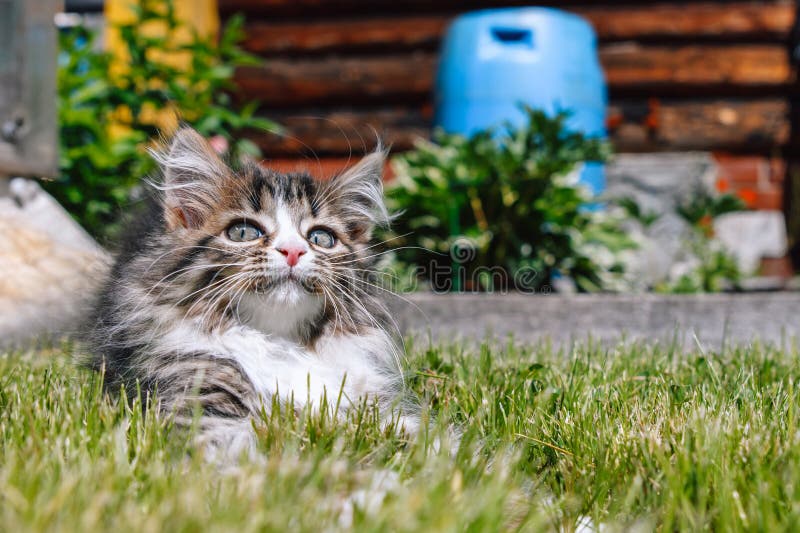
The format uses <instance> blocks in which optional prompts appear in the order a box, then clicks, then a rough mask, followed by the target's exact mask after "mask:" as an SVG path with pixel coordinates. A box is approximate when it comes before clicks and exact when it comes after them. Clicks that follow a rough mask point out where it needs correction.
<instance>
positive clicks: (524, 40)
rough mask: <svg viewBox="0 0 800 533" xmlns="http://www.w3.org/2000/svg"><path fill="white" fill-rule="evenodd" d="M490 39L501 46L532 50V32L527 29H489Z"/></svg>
mask: <svg viewBox="0 0 800 533" xmlns="http://www.w3.org/2000/svg"><path fill="white" fill-rule="evenodd" d="M490 31H491V34H492V38H493V39H494V40H495V41H497V42H500V43H502V44H507V45H518V46H526V47H528V48H533V31H532V30H530V29H529V28H512V27H509V26H495V27H493V28H491V30H490Z"/></svg>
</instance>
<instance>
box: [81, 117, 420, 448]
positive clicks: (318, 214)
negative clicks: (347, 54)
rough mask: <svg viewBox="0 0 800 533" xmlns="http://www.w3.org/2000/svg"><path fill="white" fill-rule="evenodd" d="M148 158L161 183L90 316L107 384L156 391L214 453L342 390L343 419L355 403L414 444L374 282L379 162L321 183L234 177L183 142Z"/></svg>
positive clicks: (200, 145)
mask: <svg viewBox="0 0 800 533" xmlns="http://www.w3.org/2000/svg"><path fill="white" fill-rule="evenodd" d="M154 155H155V158H156V160H157V161H158V162H159V164H160V165H161V167H162V170H163V182H162V183H160V184H158V185H156V187H155V188H156V189H157V194H156V195H155V197H154V198H153V199H152V201H151V205H150V208H149V210H148V212H147V213H146V214H144V215H142V216H140V217H139V218H138V219H137V220H136V221H135V222H134V223H133V224H132V225H131V227H130V228H129V231H128V233H127V237H126V238H125V239H124V244H123V246H122V248H121V251H120V253H119V255H118V257H117V260H116V264H115V266H114V267H113V269H112V271H111V273H110V276H109V278H108V280H107V281H106V283H105V286H104V288H103V290H102V292H101V295H100V297H99V299H98V302H97V304H96V307H95V309H94V312H93V315H92V325H91V327H90V330H91V332H90V335H89V344H90V351H91V352H92V353H93V354H94V356H93V366H94V367H95V368H97V369H98V370H99V369H103V370H104V371H105V375H106V382H107V384H108V385H109V386H112V387H118V386H120V385H124V386H125V388H126V390H127V391H129V392H132V391H136V390H137V387H139V388H141V390H142V391H143V392H145V393H149V394H151V395H152V394H153V393H155V392H156V391H157V394H156V396H157V398H158V401H159V404H158V408H159V409H160V410H161V411H162V412H163V413H165V414H169V415H172V416H175V417H176V418H175V420H176V421H177V423H178V424H181V425H188V424H190V423H191V422H192V417H193V413H195V412H196V408H197V407H199V408H200V409H201V413H202V415H201V417H200V420H199V437H200V440H201V441H202V443H203V445H205V446H207V447H210V448H211V449H212V450H214V451H215V452H220V451H222V452H224V453H229V454H238V453H241V452H242V451H243V450H249V451H252V446H253V443H254V432H253V420H255V419H256V418H257V417H258V414H259V413H260V412H261V409H262V408H263V409H266V410H267V411H268V410H269V408H270V405H271V404H272V401H273V399H277V400H278V401H279V402H281V403H283V404H287V405H292V404H293V406H294V407H295V408H298V409H299V408H303V407H304V406H306V405H307V404H308V403H309V402H310V403H311V404H312V408H315V409H318V408H320V406H321V405H322V398H323V397H324V396H327V398H333V399H336V398H337V397H338V396H339V392H340V391H341V392H342V393H343V394H342V403H343V404H346V405H340V412H342V410H343V409H347V408H350V407H352V406H354V405H357V404H358V403H360V402H362V401H363V400H365V399H367V400H368V401H374V402H376V403H377V405H378V406H379V408H380V410H381V413H382V415H383V416H384V417H385V419H387V420H388V419H390V418H391V419H393V420H396V418H395V416H397V417H399V419H400V420H401V425H402V426H404V427H405V429H406V430H407V431H411V432H413V431H415V429H416V426H417V417H416V415H415V414H414V412H413V409H409V407H408V406H407V405H402V404H403V402H404V393H403V379H402V371H401V368H400V365H399V361H400V350H399V349H398V346H397V344H396V343H395V341H394V339H393V337H392V335H390V334H389V333H388V329H387V323H388V321H389V320H390V317H389V316H388V314H387V312H386V309H385V308H384V307H383V305H382V304H381V302H380V300H379V299H378V298H377V294H376V293H377V288H376V287H375V285H374V284H375V280H374V279H373V274H374V270H371V268H372V264H373V261H374V257H375V253H373V252H374V248H371V247H370V245H369V241H370V237H371V233H372V230H373V228H374V227H375V226H376V225H384V224H387V223H388V221H389V215H388V213H387V210H386V207H385V206H384V204H383V199H382V192H383V189H382V184H381V173H382V170H383V164H384V158H385V153H384V152H383V151H381V150H378V151H377V152H375V153H373V154H371V155H368V156H366V157H365V158H364V159H363V160H362V161H361V162H359V163H358V164H357V165H355V166H354V167H353V168H351V169H349V170H348V171H346V172H344V173H343V174H341V175H339V176H336V177H334V178H332V179H331V180H330V181H327V182H321V181H315V180H313V179H312V178H311V177H309V176H308V175H307V174H281V173H278V172H274V171H270V170H266V169H264V168H262V167H260V166H258V165H256V164H254V163H244V164H242V165H241V168H238V169H232V168H231V167H229V166H228V165H226V164H225V163H224V162H223V161H222V160H221V159H220V158H219V157H218V156H217V154H216V153H215V152H214V151H213V150H212V149H211V147H210V146H209V145H208V143H207V142H206V141H205V139H203V138H202V137H201V136H200V135H199V134H198V133H197V132H195V131H193V130H191V129H188V128H187V129H182V130H180V131H179V132H178V133H177V134H176V135H175V137H174V139H173V141H172V144H171V146H170V148H169V149H168V150H167V151H165V152H163V153H156V154H154ZM403 409H405V412H403V411H402V410H403Z"/></svg>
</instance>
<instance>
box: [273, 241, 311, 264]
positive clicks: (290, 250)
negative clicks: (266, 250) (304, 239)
mask: <svg viewBox="0 0 800 533" xmlns="http://www.w3.org/2000/svg"><path fill="white" fill-rule="evenodd" d="M277 250H278V251H279V252H280V253H282V254H283V255H285V256H286V263H288V265H289V266H290V267H293V266H295V265H296V264H297V262H298V261H300V256H301V255H303V254H304V253H306V250H305V248H302V247H300V246H291V245H289V246H283V247H281V248H278V249H277Z"/></svg>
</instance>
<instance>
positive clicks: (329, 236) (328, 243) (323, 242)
mask: <svg viewBox="0 0 800 533" xmlns="http://www.w3.org/2000/svg"><path fill="white" fill-rule="evenodd" d="M308 240H309V241H310V242H311V244H315V245H317V246H319V247H320V248H333V245H334V244H336V237H334V236H333V233H331V232H330V231H328V230H324V229H315V230H311V232H309V234H308Z"/></svg>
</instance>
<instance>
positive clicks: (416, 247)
mask: <svg viewBox="0 0 800 533" xmlns="http://www.w3.org/2000/svg"><path fill="white" fill-rule="evenodd" d="M524 109H525V112H526V114H527V118H528V121H527V124H526V125H525V126H523V127H515V126H512V125H506V126H505V128H504V129H503V130H502V131H500V132H498V131H495V130H486V131H481V132H479V133H477V134H475V135H473V136H471V137H469V138H466V137H463V136H460V135H451V134H445V133H442V132H438V133H437V134H436V136H435V142H427V141H421V142H420V143H419V144H418V146H417V148H416V149H415V150H414V151H411V152H409V153H406V154H403V155H401V156H398V157H397V158H395V160H394V169H395V174H396V179H395V181H394V183H393V184H392V185H391V186H390V187H389V189H388V191H387V196H388V201H389V205H390V208H391V209H393V210H395V211H398V212H400V213H401V215H400V216H399V217H398V219H397V220H396V223H395V224H394V227H393V233H392V234H390V235H388V236H387V238H389V239H392V240H391V244H392V246H397V247H398V248H399V249H398V251H397V257H398V259H399V260H400V261H401V262H402V263H405V264H406V265H409V264H410V265H415V266H416V267H417V269H418V272H419V273H420V274H421V275H422V276H423V277H424V278H427V280H429V281H430V282H431V283H432V285H433V287H434V288H435V289H438V290H464V289H466V290H501V289H504V288H509V289H516V290H525V291H539V290H545V291H546V290H548V289H549V286H550V285H551V284H552V283H553V281H554V279H555V278H556V277H559V276H567V277H569V278H571V279H572V280H574V282H575V284H576V285H577V287H578V289H579V290H582V291H595V290H601V289H603V288H607V287H608V284H609V282H610V281H611V279H612V278H613V277H614V276H615V275H616V274H618V273H620V272H621V270H622V264H621V261H620V260H619V252H621V251H622V250H626V249H629V248H631V247H633V243H632V241H631V240H630V239H628V237H627V236H626V234H625V232H624V231H623V230H622V229H621V227H620V224H619V221H618V220H617V219H616V218H615V217H614V216H613V215H610V214H609V212H608V211H607V210H602V209H601V210H593V209H591V208H587V205H588V204H590V203H591V202H592V201H593V199H592V198H591V196H590V194H589V191H588V190H586V189H585V188H584V187H582V186H579V185H578V184H577V183H575V180H574V179H572V178H573V177H574V176H569V174H570V172H572V171H573V170H575V169H576V166H577V165H578V164H579V163H581V162H583V161H603V160H605V159H606V158H607V156H608V153H609V148H608V145H607V143H605V142H603V141H601V140H597V139H590V138H587V137H585V136H584V135H582V134H580V133H575V132H571V131H569V130H568V129H567V128H566V127H565V122H566V120H567V118H568V115H567V114H566V113H560V114H557V115H556V116H554V117H550V116H548V115H546V114H545V113H543V112H542V111H538V110H534V109H530V108H524Z"/></svg>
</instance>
